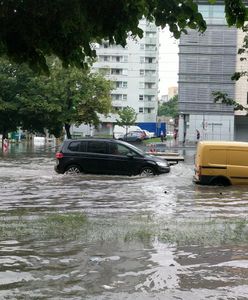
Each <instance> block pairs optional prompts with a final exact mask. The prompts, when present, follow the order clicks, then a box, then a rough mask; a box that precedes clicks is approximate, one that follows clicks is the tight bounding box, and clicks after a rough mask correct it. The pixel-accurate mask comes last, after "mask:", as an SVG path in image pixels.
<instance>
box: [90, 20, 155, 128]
mask: <svg viewBox="0 0 248 300" xmlns="http://www.w3.org/2000/svg"><path fill="white" fill-rule="evenodd" d="M139 26H140V28H142V29H143V32H144V37H143V38H142V39H135V40H134V39H133V38H131V37H130V38H129V39H128V40H127V45H126V47H125V48H123V47H121V46H117V45H109V43H108V42H107V41H106V42H103V44H102V45H98V47H97V49H96V52H97V56H98V61H97V62H96V63H95V64H94V65H93V67H94V69H96V70H98V71H100V72H102V73H103V74H104V75H105V76H106V78H108V79H110V80H112V81H113V83H114V87H115V88H114V90H113V91H112V103H113V108H114V109H115V110H116V112H117V111H118V110H121V109H122V108H124V107H126V106H130V107H133V108H134V109H135V111H136V113H137V123H151V122H153V123H154V122H156V116H157V107H158V57H159V56H158V52H159V32H158V28H157V27H156V26H155V24H151V23H149V22H147V21H146V20H145V19H143V20H142V21H141V22H140V25H139ZM117 117H118V115H117V114H111V115H109V117H107V118H105V117H103V116H102V117H101V121H102V123H103V125H102V126H105V125H106V126H108V127H107V128H106V130H108V129H111V124H112V123H113V122H115V121H116V118H117Z"/></svg>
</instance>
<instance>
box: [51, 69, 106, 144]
mask: <svg viewBox="0 0 248 300" xmlns="http://www.w3.org/2000/svg"><path fill="white" fill-rule="evenodd" d="M50 85H51V87H52V90H53V92H52V93H53V97H55V99H60V104H61V112H60V113H59V116H58V119H59V120H61V122H63V123H64V127H65V130H66V134H67V137H68V138H71V134H70V127H71V125H72V124H76V125H79V124H82V123H85V124H92V125H95V126H97V125H99V122H100V119H99V116H100V114H103V115H107V114H108V113H109V112H110V111H111V108H112V105H111V103H112V102H111V95H110V92H111V89H112V82H111V81H109V80H106V79H105V78H104V77H103V76H102V75H100V74H98V73H92V72H90V70H88V69H85V70H83V71H82V70H80V69H78V68H75V67H68V68H67V69H65V68H63V66H62V65H61V64H59V63H57V64H55V65H53V67H52V69H51V80H50Z"/></svg>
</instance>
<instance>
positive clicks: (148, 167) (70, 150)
mask: <svg viewBox="0 0 248 300" xmlns="http://www.w3.org/2000/svg"><path fill="white" fill-rule="evenodd" d="M55 171H56V172H57V173H61V174H63V173H68V174H76V173H91V174H110V175H138V174H140V175H142V176H150V175H158V174H162V173H168V172H169V171H170V165H169V163H168V162H167V161H166V160H164V159H159V158H157V157H154V156H151V155H147V154H145V153H144V152H143V151H141V150H140V149H139V148H137V147H135V146H133V145H131V144H129V143H126V142H123V141H118V140H112V139H95V138H88V139H80V140H65V141H64V142H63V144H62V146H61V149H60V151H59V152H57V153H56V166H55Z"/></svg>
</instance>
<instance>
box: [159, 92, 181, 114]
mask: <svg viewBox="0 0 248 300" xmlns="http://www.w3.org/2000/svg"><path fill="white" fill-rule="evenodd" d="M158 116H168V117H172V118H175V117H176V116H178V95H175V96H174V97H173V98H171V99H170V100H169V101H168V102H166V103H162V104H161V105H159V107H158Z"/></svg>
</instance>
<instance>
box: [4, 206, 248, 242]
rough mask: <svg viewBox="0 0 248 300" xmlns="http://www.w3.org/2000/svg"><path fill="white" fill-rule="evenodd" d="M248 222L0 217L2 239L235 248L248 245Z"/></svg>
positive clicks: (63, 215)
mask: <svg viewBox="0 0 248 300" xmlns="http://www.w3.org/2000/svg"><path fill="white" fill-rule="evenodd" d="M247 233H248V220H247V219H232V220H222V219H202V220H194V221H192V220H188V219H185V220H184V219H183V220H179V221H173V220H165V219H154V218H153V217H151V216H149V215H148V216H136V217H135V218H124V219H118V220H117V219H105V218H100V219H88V218H87V216H86V215H85V214H84V213H77V212H72V213H52V214H46V215H43V216H40V217H30V216H29V215H28V214H25V213H24V212H22V213H20V211H19V214H16V215H15V214H11V215H9V216H8V217H7V216H3V217H0V239H1V240H3V239H6V238H12V239H19V238H32V239H37V240H48V239H69V240H83V241H84V242H96V241H107V240H108V241H109V240H116V241H121V242H131V241H134V242H150V241H153V240H155V239H158V240H160V241H163V242H166V243H170V244H177V245H179V246H185V245H203V246H218V245H224V244H228V245H235V244H247V243H248V234H247Z"/></svg>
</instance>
